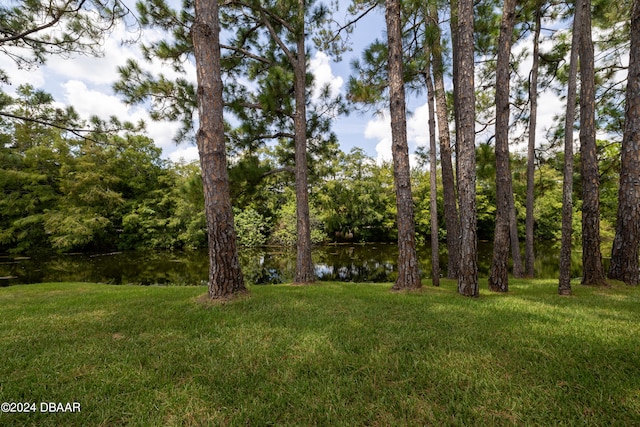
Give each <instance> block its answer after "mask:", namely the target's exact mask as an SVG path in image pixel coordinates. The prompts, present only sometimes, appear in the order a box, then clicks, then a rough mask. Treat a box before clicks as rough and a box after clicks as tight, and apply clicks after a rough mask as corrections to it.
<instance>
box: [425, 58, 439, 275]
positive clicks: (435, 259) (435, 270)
mask: <svg viewBox="0 0 640 427" xmlns="http://www.w3.org/2000/svg"><path fill="white" fill-rule="evenodd" d="M425 57H426V58H427V64H426V66H425V76H424V77H425V80H426V83H427V104H428V106H429V196H430V200H429V203H430V204H429V210H430V213H431V284H432V285H433V286H440V258H439V250H438V180H437V177H438V174H437V173H436V170H437V168H438V165H437V156H436V117H435V111H434V110H435V102H434V90H433V81H432V80H431V70H430V68H431V63H430V61H429V57H430V52H429V49H428V48H425Z"/></svg>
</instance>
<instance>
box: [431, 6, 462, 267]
mask: <svg viewBox="0 0 640 427" xmlns="http://www.w3.org/2000/svg"><path fill="white" fill-rule="evenodd" d="M430 7H431V15H432V17H434V18H435V17H436V16H438V12H437V6H436V5H435V3H432V6H430ZM434 9H435V11H434ZM436 27H437V28H436V31H437V34H436V35H435V36H434V42H433V49H432V50H431V58H432V66H433V80H434V92H435V98H436V114H437V118H438V136H439V139H440V167H441V173H442V192H443V199H444V220H445V226H446V229H447V253H448V259H449V262H448V264H447V277H448V278H449V279H457V278H458V270H459V264H460V215H459V214H458V203H457V201H456V182H455V178H454V174H453V162H452V161H451V136H450V133H449V114H448V113H447V110H448V109H447V94H446V92H445V90H444V77H443V76H444V64H443V62H442V45H441V43H440V29H439V27H438V26H436Z"/></svg>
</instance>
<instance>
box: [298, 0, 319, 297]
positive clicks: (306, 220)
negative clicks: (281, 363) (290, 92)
mask: <svg viewBox="0 0 640 427" xmlns="http://www.w3.org/2000/svg"><path fill="white" fill-rule="evenodd" d="M299 7H300V12H299V13H300V16H299V18H300V22H301V24H300V25H304V24H302V23H304V0H300V1H299ZM297 37H298V40H297V57H296V60H295V62H294V64H293V66H294V75H295V82H294V91H295V97H296V112H295V115H294V129H295V162H296V167H295V178H296V216H297V240H296V245H297V256H296V274H295V279H294V281H295V283H298V284H303V283H312V282H315V280H316V277H315V271H314V269H313V260H312V259H311V220H310V215H309V190H308V182H307V177H308V167H307V110H306V101H307V100H306V89H307V85H306V80H307V56H306V53H305V36H304V27H303V28H302V30H301V31H300V34H298V35H297Z"/></svg>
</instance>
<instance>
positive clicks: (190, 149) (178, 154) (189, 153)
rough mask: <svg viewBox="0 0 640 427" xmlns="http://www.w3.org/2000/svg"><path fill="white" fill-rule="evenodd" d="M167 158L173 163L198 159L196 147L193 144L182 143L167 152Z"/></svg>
mask: <svg viewBox="0 0 640 427" xmlns="http://www.w3.org/2000/svg"><path fill="white" fill-rule="evenodd" d="M168 157H169V160H171V161H172V162H175V163H180V162H187V163H188V162H192V161H195V160H198V158H199V156H198V147H196V146H194V145H189V146H187V145H184V146H180V147H178V148H176V149H175V150H174V151H173V152H172V153H171V154H169V156H168Z"/></svg>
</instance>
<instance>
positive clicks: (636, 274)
mask: <svg viewBox="0 0 640 427" xmlns="http://www.w3.org/2000/svg"><path fill="white" fill-rule="evenodd" d="M621 154H622V165H621V168H620V187H619V189H618V200H619V203H618V214H617V223H616V236H615V239H614V241H613V249H612V251H611V265H610V266H609V277H610V278H611V279H615V280H621V281H623V282H625V283H626V284H628V285H633V286H637V285H638V284H639V283H640V266H639V265H638V246H639V245H640V0H634V2H633V12H632V14H631V47H630V52H629V71H628V76H627V99H626V107H625V122H624V135H623V137H622V153H621Z"/></svg>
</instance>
